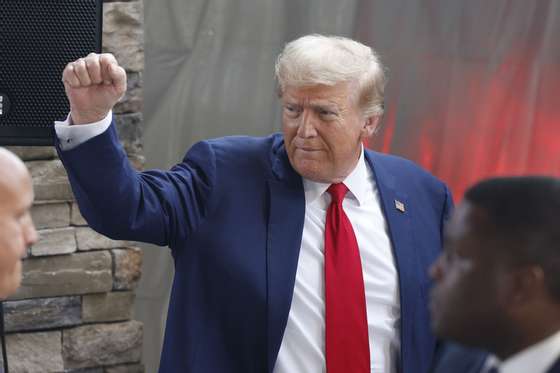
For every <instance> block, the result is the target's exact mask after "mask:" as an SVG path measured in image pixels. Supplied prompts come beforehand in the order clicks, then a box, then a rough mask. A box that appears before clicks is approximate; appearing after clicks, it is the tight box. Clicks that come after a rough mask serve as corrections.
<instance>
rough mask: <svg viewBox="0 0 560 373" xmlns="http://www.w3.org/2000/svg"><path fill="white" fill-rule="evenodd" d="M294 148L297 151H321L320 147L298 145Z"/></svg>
mask: <svg viewBox="0 0 560 373" xmlns="http://www.w3.org/2000/svg"><path fill="white" fill-rule="evenodd" d="M296 150H299V151H302V152H308V153H313V152H319V151H321V149H314V148H307V147H300V146H296Z"/></svg>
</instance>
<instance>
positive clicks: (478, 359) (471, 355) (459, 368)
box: [433, 343, 560, 373]
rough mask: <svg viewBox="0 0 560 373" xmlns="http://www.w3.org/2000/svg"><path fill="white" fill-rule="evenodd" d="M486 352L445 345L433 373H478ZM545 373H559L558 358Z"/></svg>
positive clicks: (559, 358)
mask: <svg viewBox="0 0 560 373" xmlns="http://www.w3.org/2000/svg"><path fill="white" fill-rule="evenodd" d="M487 357H488V352H486V351H483V350H479V349H474V348H467V347H464V346H461V345H458V344H453V343H449V344H446V345H445V346H444V347H443V349H442V352H441V357H440V359H439V362H438V364H437V365H436V368H435V369H434V370H433V373H480V371H481V369H482V368H483V366H484V363H485V361H486V358H487ZM546 373H560V356H558V360H556V362H555V363H554V364H553V365H552V367H551V368H550V369H549V370H547V371H546Z"/></svg>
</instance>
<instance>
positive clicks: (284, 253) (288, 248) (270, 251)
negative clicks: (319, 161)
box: [267, 151, 305, 372]
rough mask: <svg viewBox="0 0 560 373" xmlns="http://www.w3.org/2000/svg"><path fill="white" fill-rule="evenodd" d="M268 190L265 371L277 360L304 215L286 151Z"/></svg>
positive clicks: (298, 180)
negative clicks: (266, 361)
mask: <svg viewBox="0 0 560 373" xmlns="http://www.w3.org/2000/svg"><path fill="white" fill-rule="evenodd" d="M273 173H274V177H272V178H271V179H269V180H268V181H267V184H268V191H269V215H268V242H267V276H268V279H267V280H268V281H267V285H268V371H269V372H272V370H273V369H274V363H275V361H276V358H277V355H278V351H279V350H280V345H281V343H282V337H283V334H284V329H285V328H286V323H287V320H288V314H289V312H290V305H291V302H292V295H293V289H294V282H295V277H296V271H297V264H298V258H299V250H300V247H301V239H302V233H303V221H304V216H305V195H304V192H303V185H302V181H301V177H300V176H299V175H298V174H297V173H296V172H295V171H294V170H293V169H292V168H291V166H290V164H289V162H288V158H287V155H286V153H285V151H281V152H280V153H279V155H278V158H277V159H276V160H275V163H274V164H273Z"/></svg>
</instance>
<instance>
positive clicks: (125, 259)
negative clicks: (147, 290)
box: [112, 247, 143, 290]
mask: <svg viewBox="0 0 560 373" xmlns="http://www.w3.org/2000/svg"><path fill="white" fill-rule="evenodd" d="M112 253H113V263H114V269H115V273H114V275H113V276H114V283H113V289H114V290H132V289H135V288H136V286H137V285H138V281H139V280H140V277H141V275H142V257H143V255H142V250H141V249H139V248H136V247H135V248H128V249H121V250H112Z"/></svg>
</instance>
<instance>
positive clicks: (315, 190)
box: [303, 146, 369, 205]
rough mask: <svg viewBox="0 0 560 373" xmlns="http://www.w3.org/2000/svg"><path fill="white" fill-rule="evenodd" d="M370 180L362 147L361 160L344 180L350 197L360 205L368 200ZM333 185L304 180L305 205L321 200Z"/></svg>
mask: <svg viewBox="0 0 560 373" xmlns="http://www.w3.org/2000/svg"><path fill="white" fill-rule="evenodd" d="M368 178H369V174H368V169H367V165H366V161H365V156H364V147H363V146H362V151H361V153H360V159H359V160H358V163H357V164H356V167H355V168H354V170H352V172H351V173H350V174H349V175H348V176H347V177H346V179H344V181H343V183H344V185H346V186H347V187H348V190H349V192H350V193H349V194H347V196H349V195H350V194H351V195H352V196H353V197H354V198H355V199H356V200H357V201H358V204H359V205H362V204H363V203H364V202H365V201H366V198H367V192H368V183H367V180H368ZM330 185H331V184H326V183H318V182H316V181H311V180H308V179H306V178H303V188H304V191H305V204H306V205H309V204H312V203H313V202H315V201H316V200H317V199H319V198H320V197H321V196H322V195H323V194H324V193H325V192H326V191H327V189H328V188H329V186H330Z"/></svg>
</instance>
